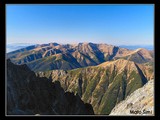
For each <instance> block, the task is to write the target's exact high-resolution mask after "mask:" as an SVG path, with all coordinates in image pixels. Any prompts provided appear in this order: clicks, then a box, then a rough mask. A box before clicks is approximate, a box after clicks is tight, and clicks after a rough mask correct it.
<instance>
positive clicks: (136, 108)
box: [110, 80, 154, 115]
mask: <svg viewBox="0 0 160 120" xmlns="http://www.w3.org/2000/svg"><path fill="white" fill-rule="evenodd" d="M110 115H154V81H153V80H150V81H148V83H147V84H146V85H144V86H143V87H142V88H139V89H137V90H136V91H134V92H133V93H132V94H131V95H129V96H128V97H127V98H126V99H125V100H124V101H122V102H120V103H119V104H118V105H116V106H115V107H114V108H113V110H112V111H111V113H110Z"/></svg>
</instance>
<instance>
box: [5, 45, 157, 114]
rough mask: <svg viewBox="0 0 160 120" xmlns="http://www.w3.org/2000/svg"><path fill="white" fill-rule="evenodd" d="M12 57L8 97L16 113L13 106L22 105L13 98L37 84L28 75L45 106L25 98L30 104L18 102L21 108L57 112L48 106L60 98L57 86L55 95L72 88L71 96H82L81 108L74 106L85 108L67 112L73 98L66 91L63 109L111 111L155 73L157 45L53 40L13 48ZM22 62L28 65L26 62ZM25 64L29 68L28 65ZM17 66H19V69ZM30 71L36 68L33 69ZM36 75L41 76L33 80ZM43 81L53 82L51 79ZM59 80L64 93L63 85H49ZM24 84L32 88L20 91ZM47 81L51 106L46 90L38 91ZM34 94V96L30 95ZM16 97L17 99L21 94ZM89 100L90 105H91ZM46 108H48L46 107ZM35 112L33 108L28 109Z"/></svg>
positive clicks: (80, 99)
mask: <svg viewBox="0 0 160 120" xmlns="http://www.w3.org/2000/svg"><path fill="white" fill-rule="evenodd" d="M7 59H10V61H9V65H7V66H8V68H7V69H8V70H7V77H8V76H9V78H10V79H8V80H7V81H10V82H11V83H10V82H8V83H7V85H9V86H8V95H9V99H10V100H9V101H8V103H9V106H10V107H9V110H10V111H11V112H10V113H11V114H14V112H13V111H14V110H17V109H16V107H15V103H14V102H13V100H11V99H12V97H14V96H13V95H14V94H15V96H16V97H17V98H19V97H20V96H21V95H20V94H24V96H25V97H24V98H26V96H29V95H28V93H27V92H29V91H31V92H33V93H34V90H33V89H31V88H27V86H29V85H28V83H27V81H31V84H33V87H32V88H36V93H34V96H35V98H34V97H33V99H34V100H36V101H37V100H38V99H39V100H40V103H39V104H41V105H42V106H43V107H44V108H43V107H42V109H43V110H44V111H43V110H42V111H41V110H40V111H39V112H38V109H39V108H37V107H36V106H39V105H33V106H34V109H36V110H37V111H33V110H32V109H30V108H28V103H25V102H24V103H21V104H22V106H23V105H24V107H20V108H19V107H18V110H19V109H20V110H22V111H23V112H24V111H25V112H26V110H27V111H28V109H29V111H30V112H29V113H32V114H55V112H53V111H52V109H49V111H47V110H46V109H47V107H49V108H50V106H51V103H52V102H53V101H54V100H53V99H52V94H51V95H50V92H52V91H56V92H55V93H54V94H55V95H54V96H59V94H66V93H68V94H72V96H73V97H71V96H67V97H71V99H70V101H75V99H76V100H77V99H78V101H77V102H76V101H75V102H76V103H74V102H73V103H74V104H73V106H72V107H73V109H77V108H74V106H77V107H78V106H79V105H82V108H81V107H80V108H79V109H82V110H78V111H81V112H78V111H76V110H75V111H74V112H73V111H72V112H71V111H68V113H67V112H66V109H67V108H66V106H67V105H70V104H69V103H70V102H69V101H67V100H66V99H67V98H65V97H66V96H63V95H62V96H63V97H60V98H59V97H58V98H57V100H58V101H59V102H58V103H57V106H56V107H55V109H56V111H57V112H56V113H57V114H97V115H99V114H102V115H109V114H110V113H111V111H112V110H113V108H114V107H115V106H117V105H118V104H119V103H120V102H121V101H124V100H125V99H126V98H127V96H130V95H131V94H132V93H133V92H134V91H136V90H137V89H139V88H142V87H143V86H144V85H145V84H146V83H148V81H150V80H152V79H154V69H153V65H154V51H153V50H147V49H144V48H138V49H135V50H130V49H126V48H121V47H118V46H113V45H108V44H95V43H78V44H58V43H48V44H41V45H32V46H28V47H26V48H22V49H19V50H16V51H12V52H9V53H7ZM10 64H11V65H10ZM14 64H15V65H14ZM14 66H16V67H14ZM21 66H25V67H24V68H23V67H21ZM19 67H20V68H21V69H22V71H21V69H19ZM12 68H14V69H12ZM25 68H26V69H27V71H24V70H25ZM16 69H19V71H17V70H16ZM23 69H24V70H23ZM8 71H10V72H8ZM28 71H30V72H29V73H28ZM31 71H32V72H31ZM21 72H22V74H21ZM11 73H12V74H11ZM31 74H32V75H31ZM11 78H14V79H11ZM32 78H33V80H32ZM30 79H31V80H30ZM13 81H14V82H15V83H14V82H13ZM32 81H36V82H33V83H32ZM40 81H49V82H47V83H45V82H40ZM23 82H25V83H23ZM39 82H40V83H39ZM29 83H30V82H29ZM55 83H56V84H58V86H59V88H60V89H61V90H60V91H61V92H60V93H58V91H59V88H58V90H57V89H53V88H52V87H51V88H50V87H49V86H52V84H55ZM18 84H20V85H21V84H22V86H25V85H27V86H25V88H27V92H26V90H25V92H23V91H20V90H19V89H21V88H22V87H21V86H17V85H18ZM41 84H44V86H45V89H47V88H48V89H47V90H44V94H45V93H46V96H45V95H44V97H43V98H46V99H47V97H49V100H50V99H51V101H52V102H51V101H50V102H48V103H49V104H47V105H48V106H45V105H43V104H44V103H45V101H44V100H42V101H41V99H43V98H39V95H40V93H39V92H38V91H40V90H41V86H42V88H43V85H41ZM45 84H47V85H45ZM31 86H32V85H31ZM10 87H11V88H10ZM39 87H40V88H39ZM9 89H12V90H9ZM28 89H29V91H28ZM30 89H31V90H30ZM9 91H13V92H15V93H12V92H9ZM42 92H43V90H42ZM48 92H49V93H48ZM16 94H18V95H16ZM29 94H30V93H29ZM42 94H43V93H42ZM47 95H48V96H47ZM22 96H23V95H22ZM31 96H32V94H31ZM60 96H61V95H60ZM50 97H51V98H50ZM20 98H21V97H20ZM22 98H23V97H22ZM28 98H30V96H29V97H28ZM31 98H32V97H31ZM31 98H30V99H31ZM30 99H29V100H30ZM33 99H32V101H33ZM63 99H64V101H63ZM14 101H17V99H15V100H14ZM21 101H23V99H20V100H19V102H18V103H16V105H19V104H20V102H21ZM61 102H62V103H61ZM68 102H69V103H68ZM10 104H11V105H10ZM26 104H27V105H26ZM29 104H32V102H31V101H30V102H29ZM62 104H63V105H62ZM76 104H77V105H76ZM61 105H62V106H64V110H62V111H61V109H62V106H61ZM86 105H87V106H88V108H86ZM59 106H60V107H59ZM72 107H71V109H72ZM51 108H52V107H51ZM86 109H87V110H89V112H86ZM45 110H46V111H47V113H45ZM54 111H55V110H54ZM84 111H85V112H84ZM23 112H22V113H23ZM18 113H19V112H18ZM29 113H28V112H27V114H29Z"/></svg>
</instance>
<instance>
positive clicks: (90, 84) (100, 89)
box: [36, 59, 152, 114]
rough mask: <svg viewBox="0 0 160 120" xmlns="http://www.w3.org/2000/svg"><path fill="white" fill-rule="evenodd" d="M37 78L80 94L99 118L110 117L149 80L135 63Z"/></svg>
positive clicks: (49, 73)
mask: <svg viewBox="0 0 160 120" xmlns="http://www.w3.org/2000/svg"><path fill="white" fill-rule="evenodd" d="M141 67H143V66H141ZM150 72H152V71H150ZM36 75H37V76H39V77H44V76H45V77H47V78H49V79H52V81H59V82H60V83H61V86H62V87H63V88H64V90H65V91H70V92H74V94H77V93H78V94H79V95H80V96H81V98H82V100H83V101H84V102H85V103H90V104H92V106H93V109H94V112H95V114H109V113H110V112H111V110H112V108H113V107H114V106H115V105H116V104H118V103H119V102H120V101H122V100H124V99H125V98H126V97H127V96H128V95H130V94H131V93H132V92H134V91H135V90H136V89H138V88H140V87H142V86H143V85H144V84H146V83H147V81H148V80H149V79H147V77H146V76H145V75H144V74H143V72H142V70H141V69H140V67H139V66H138V65H137V64H136V63H135V62H133V61H128V60H124V59H118V60H115V61H110V62H104V63H102V64H100V65H98V66H92V67H86V68H78V69H73V70H68V71H64V70H53V71H45V72H37V73H36Z"/></svg>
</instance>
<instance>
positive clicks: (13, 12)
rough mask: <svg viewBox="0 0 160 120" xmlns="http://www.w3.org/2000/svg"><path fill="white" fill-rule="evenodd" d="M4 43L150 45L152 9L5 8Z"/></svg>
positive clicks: (125, 6) (99, 6)
mask: <svg viewBox="0 0 160 120" xmlns="http://www.w3.org/2000/svg"><path fill="white" fill-rule="evenodd" d="M6 33H7V34H6V39H7V43H49V42H57V43H78V42H93V43H108V44H113V45H153V43H154V42H153V40H154V38H153V37H154V6H153V5H151V4H150V5H147V4H144V5H143V4H139V5H132V4H129V5H123V4H119V5H113V4H112V5H109V4H106V5H98V4H92V5H87V4H86V5H85V4H81V5H69V4H68V5H67V4H64V5H62V4H61V5H60V4H59V5H58V4H57V5H54V4H53V5H51V4H50V5H40V4H39V5H38V4H37V5H34V4H30V5H26V4H25V5H23V4H19V5H16V4H12V5H11V4H8V5H6Z"/></svg>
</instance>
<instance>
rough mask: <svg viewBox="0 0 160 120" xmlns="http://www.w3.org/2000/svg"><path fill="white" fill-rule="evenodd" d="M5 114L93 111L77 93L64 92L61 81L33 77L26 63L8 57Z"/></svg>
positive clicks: (71, 113)
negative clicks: (16, 61) (16, 63)
mask: <svg viewBox="0 0 160 120" xmlns="http://www.w3.org/2000/svg"><path fill="white" fill-rule="evenodd" d="M6 82H7V114H8V115H35V114H40V115H82V114H83V115H84V114H87V115H88V114H94V112H93V108H92V106H91V105H90V104H88V103H84V102H83V101H82V100H81V98H80V97H79V95H74V94H73V93H71V92H65V91H64V90H63V88H62V87H61V85H60V82H58V81H56V82H54V83H53V82H52V81H51V80H50V79H47V78H45V77H42V78H40V77H36V75H35V73H34V72H32V71H31V70H30V69H29V68H28V67H27V66H26V65H14V64H13V63H11V61H10V60H7V80H6Z"/></svg>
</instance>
